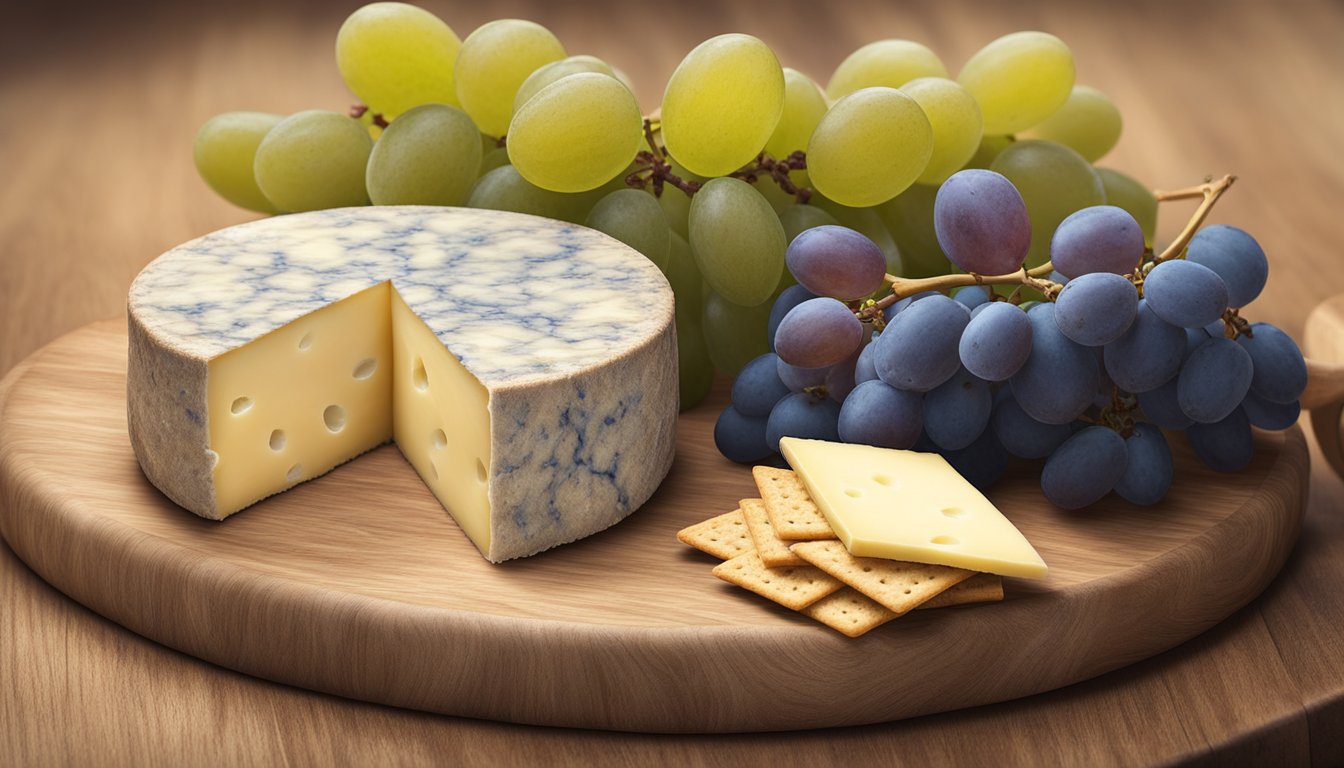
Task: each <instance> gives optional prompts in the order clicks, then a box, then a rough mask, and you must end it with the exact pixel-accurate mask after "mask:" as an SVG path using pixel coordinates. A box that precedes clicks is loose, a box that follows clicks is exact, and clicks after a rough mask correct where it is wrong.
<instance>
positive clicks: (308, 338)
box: [299, 333, 313, 352]
mask: <svg viewBox="0 0 1344 768" xmlns="http://www.w3.org/2000/svg"><path fill="white" fill-rule="evenodd" d="M312 347H313V334H311V333H305V334H303V338H302V339H299V351H300V352H307V351H308V350H309V349H312Z"/></svg>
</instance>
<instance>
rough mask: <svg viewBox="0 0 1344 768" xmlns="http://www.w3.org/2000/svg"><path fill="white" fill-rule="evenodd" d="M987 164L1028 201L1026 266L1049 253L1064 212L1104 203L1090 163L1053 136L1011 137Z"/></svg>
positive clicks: (1032, 265)
mask: <svg viewBox="0 0 1344 768" xmlns="http://www.w3.org/2000/svg"><path fill="white" fill-rule="evenodd" d="M989 168H990V170H992V171H995V172H997V173H1001V174H1003V175H1004V176H1007V177H1008V180H1009V181H1011V182H1013V186H1015V187H1017V191H1018V192H1020V193H1022V200H1023V201H1024V202H1025V203H1026V204H1027V216H1028V217H1030V219H1031V250H1029V251H1028V252H1027V266H1028V267H1035V266H1039V265H1041V264H1044V263H1045V262H1046V261H1047V260H1048V259H1049V258H1050V239H1051V238H1052V237H1053V236H1054V234H1055V228H1056V227H1058V226H1059V223H1060V222H1061V221H1063V220H1064V218H1065V217H1066V216H1068V215H1069V214H1070V213H1073V212H1074V211H1077V210H1080V209H1082V208H1087V207H1089V206H1093V205H1103V204H1104V203H1105V202H1106V191H1105V189H1104V188H1103V187H1102V185H1101V177H1100V176H1098V175H1097V172H1096V171H1095V170H1094V169H1093V168H1092V165H1091V164H1090V163H1088V162H1087V161H1086V160H1084V159H1083V157H1082V155H1079V154H1078V153H1077V152H1074V151H1073V150H1072V149H1069V148H1068V147H1066V146H1064V145H1063V144H1056V143H1055V142H1053V141H1044V140H1042V139H1032V140H1030V141H1018V142H1014V143H1013V145H1012V146H1011V147H1008V148H1007V149H1005V150H1003V151H1002V152H1000V153H999V156H998V157H996V158H994V163H993V164H992V165H990V167H989Z"/></svg>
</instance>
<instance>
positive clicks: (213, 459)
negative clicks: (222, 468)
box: [205, 448, 219, 469]
mask: <svg viewBox="0 0 1344 768" xmlns="http://www.w3.org/2000/svg"><path fill="white" fill-rule="evenodd" d="M205 460H206V461H208V462H210V468H211V469H214V468H215V467H218V466H219V454H218V453H215V452H214V451H212V450H210V449H209V448H206V449H205Z"/></svg>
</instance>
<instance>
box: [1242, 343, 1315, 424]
mask: <svg viewBox="0 0 1344 768" xmlns="http://www.w3.org/2000/svg"><path fill="white" fill-rule="evenodd" d="M1237 343H1238V344H1240V345H1241V348H1242V349H1244V350H1246V352H1247V353H1249V354H1250V356H1251V362H1252V363H1253V364H1254V366H1255V374H1254V376H1253V377H1252V378H1251V391H1252V392H1254V393H1255V394H1256V396H1258V397H1260V398H1261V399H1263V400H1268V401H1269V402H1271V403H1281V404H1282V403H1291V402H1293V401H1294V400H1297V399H1298V398H1299V397H1301V396H1302V392H1303V391H1305V390H1306V388H1307V363H1306V361H1305V360H1303V359H1302V350H1300V349H1298V347H1297V343H1296V342H1294V341H1293V339H1292V337H1291V336H1289V335H1288V334H1286V333H1284V332H1283V331H1281V330H1279V329H1278V328H1275V327H1274V326H1272V325H1270V324H1269V323H1252V324H1251V335H1248V336H1239V337H1237Z"/></svg>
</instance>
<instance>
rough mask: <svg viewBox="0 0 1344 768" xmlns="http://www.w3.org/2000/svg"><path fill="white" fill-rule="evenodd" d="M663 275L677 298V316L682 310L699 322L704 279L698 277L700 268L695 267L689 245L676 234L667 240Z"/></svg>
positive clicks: (693, 255) (693, 256)
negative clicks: (665, 263)
mask: <svg viewBox="0 0 1344 768" xmlns="http://www.w3.org/2000/svg"><path fill="white" fill-rule="evenodd" d="M663 274H664V275H666V276H667V282H668V284H670V285H671V286H672V294H673V295H674V296H676V297H677V314H678V316H680V314H681V313H682V312H683V310H684V311H685V312H686V313H688V314H690V315H693V316H694V317H695V320H696V322H699V321H700V305H701V304H702V303H703V302H704V294H703V285H704V282H705V279H704V278H703V277H701V276H700V268H699V267H697V266H696V265H695V254H694V253H691V244H690V243H688V242H686V240H685V239H683V238H682V237H681V235H678V234H677V233H676V232H673V233H672V236H671V237H670V238H669V239H668V249H667V265H666V266H664V267H663Z"/></svg>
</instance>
